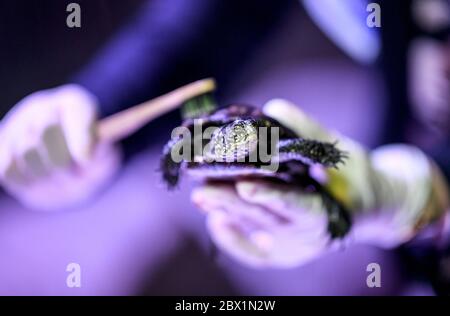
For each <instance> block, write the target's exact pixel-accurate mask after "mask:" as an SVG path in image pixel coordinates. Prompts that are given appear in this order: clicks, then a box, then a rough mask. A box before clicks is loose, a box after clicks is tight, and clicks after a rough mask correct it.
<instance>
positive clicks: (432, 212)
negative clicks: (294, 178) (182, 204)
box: [192, 100, 448, 268]
mask: <svg viewBox="0 0 450 316" xmlns="http://www.w3.org/2000/svg"><path fill="white" fill-rule="evenodd" d="M264 112H265V114H266V115H268V116H271V117H273V118H275V119H277V120H278V121H279V122H280V123H282V124H283V125H285V126H287V127H289V128H291V129H292V130H293V131H294V132H297V133H298V134H299V135H301V136H302V137H304V138H310V139H317V140H322V141H336V140H338V141H339V142H338V144H337V146H338V147H339V148H340V149H342V150H345V151H347V152H348V154H349V159H348V160H347V161H346V163H345V165H344V166H341V167H340V168H339V170H335V169H329V170H324V169H322V168H321V167H319V166H315V167H314V174H316V176H315V177H316V178H317V179H319V180H320V181H321V182H322V183H323V184H324V185H325V186H326V187H327V188H328V190H329V191H330V192H331V193H332V195H334V196H335V198H337V199H338V200H340V201H341V203H343V204H344V205H346V206H347V208H348V209H350V210H351V212H352V214H351V216H352V218H353V226H352V229H351V231H350V233H349V234H348V235H347V237H346V239H345V242H346V243H349V242H362V243H369V244H373V245H377V246H380V247H385V248H391V247H395V246H398V245H400V244H402V243H405V242H407V241H409V240H411V239H412V238H413V237H414V236H415V234H416V233H417V231H418V229H419V228H421V227H423V226H424V225H426V224H429V223H431V222H433V221H436V220H437V219H439V218H442V215H443V213H444V212H445V206H444V204H443V203H447V204H446V205H448V202H442V203H441V204H439V205H434V206H433V207H428V205H429V201H430V196H432V194H431V192H435V193H436V194H434V195H435V196H434V198H436V199H437V200H440V201H441V200H442V201H444V200H445V194H437V191H434V189H433V183H435V182H436V183H439V185H437V186H438V187H439V188H440V189H442V190H440V191H439V190H438V191H439V192H441V193H442V192H443V191H444V192H445V190H446V189H444V188H445V184H444V182H443V181H442V178H441V177H440V176H439V175H438V174H437V173H435V172H434V171H433V170H435V168H434V167H433V166H432V163H431V162H430V161H429V160H428V159H427V157H425V155H424V154H423V153H422V152H421V151H420V150H418V149H416V148H414V147H411V146H406V145H395V146H394V145H392V146H386V147H382V148H380V149H377V150H375V151H374V152H372V154H371V155H369V154H368V152H367V151H366V150H365V149H364V148H363V147H362V146H360V145H359V144H357V143H355V142H353V141H351V140H349V139H347V138H344V137H342V136H340V135H337V134H336V133H332V132H329V131H327V130H325V129H324V128H322V127H321V126H319V125H318V124H317V123H316V122H314V121H313V120H312V119H310V118H309V117H307V116H306V115H305V114H304V113H303V112H302V111H300V110H299V109H298V108H297V107H296V106H295V105H293V104H291V103H289V102H287V101H284V100H272V101H270V102H269V103H267V104H266V105H265V107H264ZM434 178H436V179H438V181H435V182H434V180H432V179H434ZM438 198H439V199H438ZM192 199H193V201H194V203H196V204H197V205H198V206H199V208H200V209H202V210H204V211H205V212H206V216H207V227H208V230H209V232H210V234H211V237H212V239H213V241H214V242H215V243H216V244H217V246H218V247H219V248H220V249H222V250H224V251H225V252H227V253H229V254H230V255H231V256H232V257H234V258H235V259H237V260H239V261H241V262H242V263H245V264H248V265H251V266H253V267H284V268H286V267H294V266H298V265H301V264H304V263H306V262H308V261H310V260H312V259H314V258H317V257H318V256H321V255H323V254H324V253H326V252H327V251H330V250H333V249H335V248H336V247H340V242H339V241H337V242H333V240H331V239H330V236H329V234H328V231H327V222H328V220H327V213H326V210H325V209H324V208H323V204H322V200H321V198H320V196H318V195H316V194H313V193H305V192H301V191H300V190H299V189H298V188H295V187H293V186H289V185H281V184H276V185H275V184H273V183H270V182H266V181H262V180H259V181H256V180H255V181H248V180H247V181H238V182H236V183H235V184H217V183H215V184H206V185H204V186H202V187H200V188H197V189H196V190H194V192H193V194H192ZM426 210H427V211H426ZM425 211H426V212H425Z"/></svg>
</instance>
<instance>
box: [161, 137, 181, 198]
mask: <svg viewBox="0 0 450 316" xmlns="http://www.w3.org/2000/svg"><path fill="white" fill-rule="evenodd" d="M182 142H183V139H182V138H177V139H172V140H170V141H169V142H168V143H167V144H166V145H165V146H164V149H163V154H162V156H161V161H160V171H161V172H162V177H163V180H164V182H165V183H166V184H167V186H168V188H169V189H173V188H175V187H176V186H177V184H178V180H179V178H180V171H181V167H182V164H183V161H182V162H175V161H174V160H173V159H172V154H171V153H172V149H173V148H174V147H175V146H177V145H181V144H182Z"/></svg>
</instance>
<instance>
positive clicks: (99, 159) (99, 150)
mask: <svg viewBox="0 0 450 316" xmlns="http://www.w3.org/2000/svg"><path fill="white" fill-rule="evenodd" d="M96 114H97V102H96V99H95V97H94V96H93V95H91V94H90V93H89V92H88V91H87V90H85V89H84V88H82V87H81V86H78V85H65V86H61V87H58V88H55V89H51V90H44V91H39V92H36V93H33V94H31V95H29V96H28V97H26V98H24V99H23V100H22V101H20V102H19V103H18V104H17V105H16V106H14V108H13V109H12V110H11V111H10V112H9V113H8V114H7V115H6V116H5V118H4V119H3V120H2V121H1V123H0V182H1V184H2V186H3V187H4V188H5V189H6V190H7V191H8V192H9V193H10V194H11V195H13V196H14V197H16V198H17V199H18V200H19V201H20V202H22V203H23V204H25V205H26V206H28V207H29V208H31V209H36V210H58V209H62V208H67V207H71V206H73V205H74V204H77V203H79V202H82V201H85V200H86V199H88V198H89V197H91V196H92V194H94V193H95V192H97V191H98V189H99V188H100V187H101V186H102V185H103V184H105V183H106V182H107V181H108V180H109V179H110V178H111V177H112V175H113V174H114V173H115V171H116V170H117V169H118V166H119V165H120V154H119V152H118V150H117V149H116V148H114V147H112V146H111V145H108V144H98V143H96V140H95V136H94V133H93V126H94V124H95V121H96Z"/></svg>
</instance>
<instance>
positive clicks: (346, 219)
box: [319, 189, 352, 239]
mask: <svg viewBox="0 0 450 316" xmlns="http://www.w3.org/2000/svg"><path fill="white" fill-rule="evenodd" d="M319 193H320V195H321V196H322V201H323V204H324V207H325V209H326V211H327V215H328V232H329V234H330V236H331V238H332V239H336V238H343V237H345V235H347V233H348V232H349V231H350V228H351V226H352V220H351V217H350V212H349V211H348V210H347V209H346V208H345V207H344V206H342V204H340V203H339V202H337V201H336V199H334V198H333V197H332V196H331V195H330V194H329V193H328V192H326V191H325V190H324V189H322V190H320V191H319Z"/></svg>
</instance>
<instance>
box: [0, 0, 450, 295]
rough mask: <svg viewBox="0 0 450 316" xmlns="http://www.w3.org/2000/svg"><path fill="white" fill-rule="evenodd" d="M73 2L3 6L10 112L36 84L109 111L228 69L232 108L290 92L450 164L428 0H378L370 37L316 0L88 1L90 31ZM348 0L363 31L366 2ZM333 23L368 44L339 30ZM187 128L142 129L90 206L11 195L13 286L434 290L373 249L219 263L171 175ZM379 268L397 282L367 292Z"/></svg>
mask: <svg viewBox="0 0 450 316" xmlns="http://www.w3.org/2000/svg"><path fill="white" fill-rule="evenodd" d="M424 1H425V0H424ZM70 2H71V1H65V0H64V1H61V0H45V1H23V0H19V1H14V2H11V1H2V2H1V3H0V38H1V40H2V48H1V50H0V60H1V68H0V69H1V71H0V87H1V93H0V117H2V116H3V115H5V114H6V112H7V111H8V110H9V109H11V108H12V107H13V106H14V104H15V103H16V102H18V101H19V100H21V99H22V98H23V97H25V96H26V95H28V94H30V93H31V92H34V91H37V90H41V89H47V88H51V87H55V86H58V85H61V84H65V83H68V82H76V83H80V84H82V85H84V86H85V87H87V88H88V89H89V90H91V91H93V92H94V94H96V95H97V96H98V97H99V99H100V101H101V104H102V105H103V106H104V107H103V108H102V110H103V112H102V115H108V114H111V113H113V112H116V111H117V110H119V109H123V108H126V107H128V106H131V105H133V104H136V103H138V102H142V101H145V100H147V99H149V98H152V97H155V96H158V95H160V94H162V93H164V92H167V91H170V90H172V89H174V88H176V87H178V86H180V85H182V84H185V83H188V82H190V81H193V80H196V79H200V78H204V77H209V76H213V77H215V78H216V79H217V81H218V86H219V91H218V100H219V102H220V103H221V104H229V103H231V102H244V103H249V104H254V105H257V106H262V105H263V104H264V103H265V102H266V101H268V100H270V99H272V98H286V99H288V100H290V101H292V102H294V103H296V104H298V105H299V106H301V107H302V108H303V109H304V110H305V111H306V112H308V113H310V114H311V115H312V116H314V117H315V118H317V119H318V120H319V121H320V122H321V123H323V124H324V125H325V126H328V127H330V128H334V129H336V130H338V131H339V132H342V133H343V134H345V135H347V136H349V137H351V138H354V139H356V140H358V141H359V142H361V143H363V144H364V145H366V146H367V147H369V148H373V147H375V146H377V145H381V144H385V143H389V142H399V141H401V142H410V143H414V144H416V145H419V146H421V147H422V148H423V149H425V150H426V151H427V152H429V153H430V154H432V155H433V156H434V157H435V158H436V159H437V160H438V161H442V162H443V164H445V162H447V163H448V158H449V157H450V156H449V155H448V148H449V147H450V146H448V126H449V125H448V124H447V123H448V119H449V118H450V115H449V108H450V107H447V108H443V109H442V106H441V107H440V108H439V106H438V108H439V110H438V115H436V114H435V113H434V112H433V113H432V114H429V113H430V111H431V110H430V111H428V110H427V109H425V110H423V109H417V107H415V106H414V100H413V101H411V94H410V93H409V91H410V90H409V88H408V87H409V85H410V84H412V83H413V82H414V80H411V76H412V73H414V71H413V70H412V69H415V68H410V67H411V66H410V64H411V60H412V59H411V58H412V57H411V56H412V51H411V47H413V44H412V43H413V42H414V41H415V40H417V39H418V38H419V39H428V40H431V41H432V42H433V43H438V44H437V45H439V47H448V43H447V39H448V37H447V36H448V34H447V33H443V32H444V31H441V29H440V28H439V30H438V31H435V30H436V29H433V28H432V29H431V30H429V28H427V27H426V26H423V27H422V26H421V23H419V22H418V20H417V19H416V20H415V17H416V18H417V14H416V15H415V13H414V12H415V11H414V9H413V7H414V1H396V4H392V3H390V2H393V1H390V2H389V1H378V3H380V4H381V8H382V11H381V12H382V27H381V28H380V29H369V28H368V27H365V28H366V31H367V35H366V36H367V38H366V37H361V38H358V36H357V35H358V33H357V32H352V28H351V27H350V28H349V26H348V25H345V24H339V23H340V22H339V21H342V20H340V19H339V10H337V11H333V8H330V10H329V11H328V13H327V14H328V15H327V17H326V18H323V17H322V18H321V17H320V14H314V12H316V13H317V11H315V10H317V8H314V5H311V1H305V3H301V2H300V1H286V3H284V4H279V3H277V1H267V2H265V3H264V4H261V3H260V2H259V1H245V4H243V3H239V1H210V2H208V1H200V0H190V1H160V0H159V1H158V0H149V1H144V0H130V1H115V0H109V1H107V0H95V1H93V0H90V1H81V0H80V1H77V3H79V4H80V6H81V10H82V11H81V21H82V22H81V23H82V26H81V28H69V27H67V26H66V18H67V15H68V13H67V12H66V7H67V5H68V4H69V3H70ZM241 2H242V1H241ZM342 2H343V3H344V2H347V4H349V3H350V4H351V6H352V8H353V9H354V12H356V13H355V16H356V20H357V21H359V22H361V23H362V25H364V24H365V20H366V17H367V15H368V13H367V12H366V10H365V8H366V4H365V3H364V1H346V0H342ZM444 2H445V1H444ZM308 3H309V4H308ZM354 4H358V5H354ZM322 7H323V8H326V6H325V5H323V6H322ZM355 8H356V9H355ZM358 8H359V9H358ZM361 8H362V10H361ZM324 10H326V9H324ZM355 10H356V11H355ZM449 16H450V15H449ZM423 19H425V20H426V18H423ZM419 20H420V19H419ZM327 21H328V22H327ZM330 22H331V24H332V25H334V27H335V30H339V31H340V33H343V34H347V37H350V40H351V39H353V42H354V43H356V50H352V49H349V48H348V47H347V46H346V44H345V43H346V41H348V40H349V39H348V38H345V36H344V38H343V37H342V35H335V34H334V33H335V31H330ZM327 23H328V24H327ZM331 29H332V30H333V26H331ZM444 29H445V28H444ZM447 30H448V28H447ZM443 34H444V35H443ZM445 34H447V35H445ZM143 40H144V43H142V41H143ZM358 44H359V46H358ZM346 47H347V49H345V48H346ZM443 49H444V48H443ZM374 50H375V51H376V52H377V53H374ZM378 50H379V51H378ZM417 55H418V56H421V55H420V53H418V54H417ZM414 56H415V55H414ZM421 58H425V59H427V58H431V57H430V56H428V57H418V60H419V61H418V62H417V63H418V64H421V61H420V60H421ZM413 60H415V59H413ZM413 64H414V63H413ZM421 69H422V68H421ZM426 69H427V68H426ZM444 90H445V91H444V92H443V94H446V93H448V91H447V90H446V88H444ZM447 96H448V95H447ZM445 102H447V103H445V104H447V106H448V99H447V101H445ZM439 104H442V102H441V103H439ZM429 108H430V109H434V108H436V107H432V106H430V107H429ZM423 113H426V114H423ZM422 114H423V115H422ZM430 117H431V118H432V119H430ZM436 117H438V118H439V119H440V120H438V122H436V120H435V119H434V118H436ZM179 122H180V117H179V114H178V113H171V114H169V115H166V116H164V117H162V118H160V119H158V120H157V121H156V122H154V123H152V124H151V126H148V127H146V128H145V129H144V130H142V131H140V132H139V133H138V134H137V135H134V136H133V137H131V138H130V139H128V140H127V141H126V142H125V143H124V144H123V146H124V148H125V150H126V157H127V159H126V163H125V165H124V168H123V170H122V171H121V172H120V175H119V176H118V177H117V178H116V179H115V180H114V182H113V183H112V184H111V185H110V187H108V188H107V189H106V190H105V191H104V192H102V194H101V195H100V196H98V197H97V198H96V199H95V200H94V201H92V203H90V204H89V205H87V206H85V207H81V208H80V209H77V210H73V211H70V212H66V213H34V212H30V211H29V210H26V209H25V208H23V207H22V206H20V205H19V204H18V203H17V202H16V201H14V200H13V199H12V198H10V197H9V196H8V195H7V194H6V193H0V253H1V260H0V294H2V295H134V294H141V295H382V294H391V295H404V294H432V293H433V291H432V289H431V286H430V285H429V283H428V282H427V280H426V279H425V278H423V277H422V275H421V274H420V273H419V272H417V271H416V270H414V267H412V266H411V265H409V264H408V263H407V262H405V258H404V256H403V255H402V253H401V252H398V251H397V252H396V251H391V252H388V251H382V250H379V249H376V248H372V247H367V246H352V247H349V248H348V249H345V250H344V251H341V252H337V253H334V254H330V255H327V256H325V257H323V258H321V259H319V260H316V261H314V262H312V263H310V264H308V265H306V266H304V267H300V268H297V269H291V270H252V269H250V268H247V267H244V266H241V265H239V264H238V263H236V262H234V261H233V260H231V259H229V258H228V257H227V256H226V255H224V254H219V255H218V256H217V257H216V258H213V257H212V256H211V254H210V250H211V249H210V248H211V243H210V241H209V240H208V237H207V236H208V235H207V232H206V229H205V227H204V219H203V216H202V214H199V212H198V211H197V210H195V207H194V206H193V205H191V204H190V203H189V192H190V190H191V189H192V186H193V184H192V183H189V181H184V182H183V183H182V185H181V188H180V190H178V191H175V192H168V191H167V190H166V189H165V187H164V186H163V185H162V183H161V180H160V175H159V173H158V172H157V168H158V159H159V155H160V153H161V149H162V146H163V144H164V142H165V141H166V140H167V138H166V137H164V136H165V135H170V134H169V133H170V132H171V130H172V129H173V128H174V127H176V126H177V125H178V124H179ZM71 262H76V263H79V264H80V266H81V270H82V286H81V288H68V287H67V286H66V277H67V272H66V266H67V265H68V264H69V263H71ZM371 262H377V263H379V264H380V265H382V267H383V287H382V288H379V289H369V288H368V287H367V286H366V276H367V272H366V266H367V265H368V264H369V263H371Z"/></svg>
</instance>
